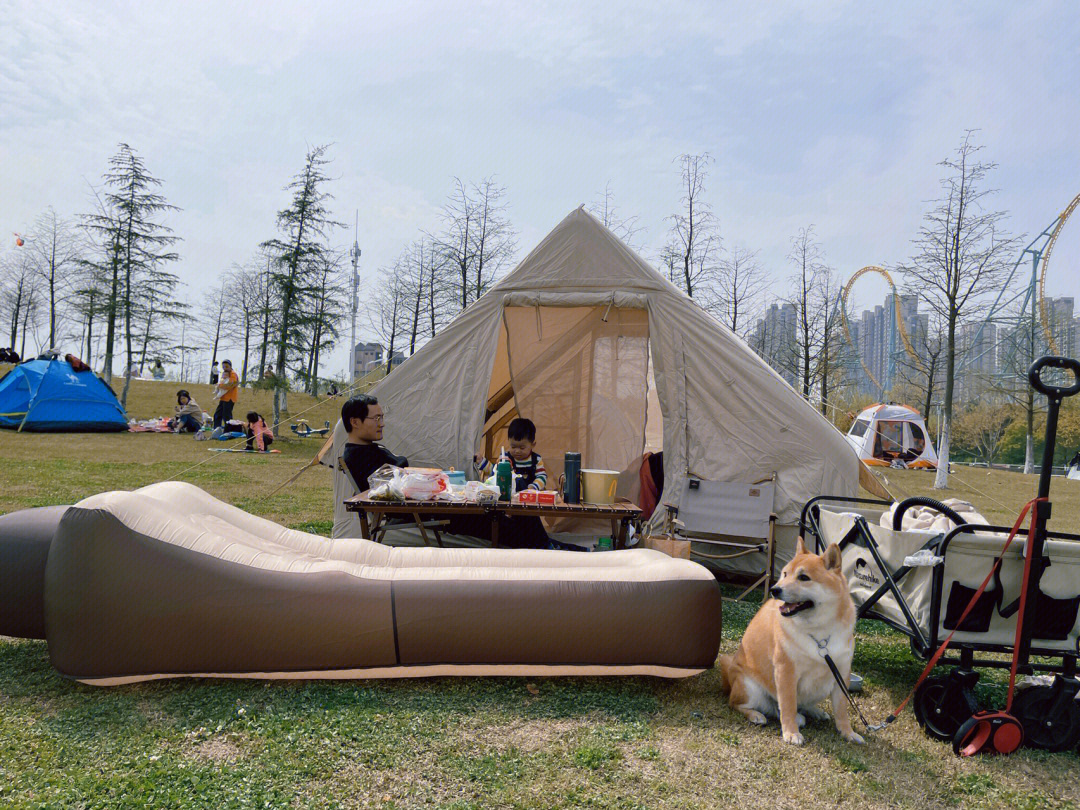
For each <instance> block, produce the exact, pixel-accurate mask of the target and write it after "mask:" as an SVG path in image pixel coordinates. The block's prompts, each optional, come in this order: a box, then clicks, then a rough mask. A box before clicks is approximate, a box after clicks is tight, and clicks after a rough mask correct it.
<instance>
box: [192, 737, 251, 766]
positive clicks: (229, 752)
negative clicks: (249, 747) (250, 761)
mask: <svg viewBox="0 0 1080 810" xmlns="http://www.w3.org/2000/svg"><path fill="white" fill-rule="evenodd" d="M243 755H244V752H243V750H242V749H241V748H240V746H238V745H237V744H236V743H235V742H233V741H232V740H230V739H229V738H228V737H211V738H210V739H208V740H203V741H202V742H201V743H199V744H198V745H196V746H195V747H194V748H192V749H191V756H192V757H194V758H195V759H205V760H208V761H210V762H215V763H218V764H219V765H220V764H224V763H231V762H236V761H237V760H238V759H240V758H241V757H243Z"/></svg>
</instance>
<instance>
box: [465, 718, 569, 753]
mask: <svg viewBox="0 0 1080 810" xmlns="http://www.w3.org/2000/svg"><path fill="white" fill-rule="evenodd" d="M589 725H590V723H589V722H588V720H586V719H583V718H563V719H560V720H550V719H537V720H521V721H516V722H514V723H513V724H511V725H509V726H502V727H499V728H487V729H479V730H478V731H480V732H481V734H480V736H479V738H478V740H479V741H480V742H483V743H485V744H487V745H490V746H491V747H492V748H494V749H495V750H497V751H506V750H509V749H511V748H516V749H517V750H519V751H521V752H522V753H526V754H531V753H533V752H534V751H539V750H540V749H542V748H545V747H546V746H547V745H549V744H550V743H553V742H555V741H556V740H560V739H562V738H563V737H567V736H569V735H571V734H574V733H575V732H576V731H579V730H580V729H583V728H587V727H588V726H589Z"/></svg>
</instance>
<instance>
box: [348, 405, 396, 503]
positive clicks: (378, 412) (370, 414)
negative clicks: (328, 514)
mask: <svg viewBox="0 0 1080 810" xmlns="http://www.w3.org/2000/svg"><path fill="white" fill-rule="evenodd" d="M385 421H386V420H385V417H384V416H383V409H382V406H381V405H379V400H377V399H376V398H375V397H373V396H371V395H370V394H360V395H359V396H355V397H353V398H352V399H350V400H349V401H348V402H346V403H345V404H344V405H342V406H341V424H342V426H343V427H344V428H345V432H346V433H347V438H346V439H345V449H344V450H343V451H342V453H341V460H342V461H344V462H345V466H346V467H348V468H349V473H350V475H352V479H353V481H355V482H356V486H358V487H359V488H360V491H361V492H364V491H365V490H367V489H368V476H370V475H371V474H372V473H373V472H375V471H376V470H377V469H379V467H381V466H383V465H384V464H393V465H394V466H395V467H407V466H408V465H409V461H408V459H406V458H405V457H404V456H395V455H394V454H393V453H391V452H390V451H389V450H387V449H386V448H385V447H383V446H382V445H381V444H378V443H377V442H378V441H379V440H380V439H382V437H383V424H384V422H385Z"/></svg>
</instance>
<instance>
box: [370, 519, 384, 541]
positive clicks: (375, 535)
mask: <svg viewBox="0 0 1080 810" xmlns="http://www.w3.org/2000/svg"><path fill="white" fill-rule="evenodd" d="M385 522H386V515H384V514H383V513H382V512H376V513H375V521H374V522H373V523H372V524H371V539H372V540H374V541H375V542H376V543H381V542H382V538H383V535H384V534H385V533H386V529H385V528H384V527H383V523H385Z"/></svg>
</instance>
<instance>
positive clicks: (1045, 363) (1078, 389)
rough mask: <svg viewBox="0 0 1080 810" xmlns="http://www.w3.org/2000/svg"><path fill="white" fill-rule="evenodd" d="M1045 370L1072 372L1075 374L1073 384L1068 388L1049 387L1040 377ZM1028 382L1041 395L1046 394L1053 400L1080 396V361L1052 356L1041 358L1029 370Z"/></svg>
mask: <svg viewBox="0 0 1080 810" xmlns="http://www.w3.org/2000/svg"><path fill="white" fill-rule="evenodd" d="M1044 368H1063V369H1066V370H1067V371H1071V372H1072V374H1073V384H1072V385H1070V386H1069V387H1068V388H1064V387H1062V386H1060V385H1047V384H1046V383H1044V382H1043V381H1042V377H1041V376H1040V373H1041V372H1042V370H1043V369H1044ZM1028 382H1030V383H1031V387H1032V388H1034V389H1035V390H1036V391H1038V392H1039V393H1040V394H1044V395H1046V396H1048V397H1050V398H1052V399H1064V398H1065V397H1071V396H1072V395H1073V394H1080V361H1077V360H1074V359H1072V358H1071V357H1055V356H1054V355H1050V354H1048V355H1045V356H1043V357H1040V358H1039V359H1038V360H1036V361H1035V362H1034V363H1032V364H1031V368H1029V369H1028Z"/></svg>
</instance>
